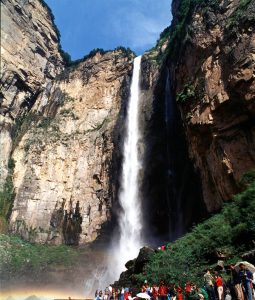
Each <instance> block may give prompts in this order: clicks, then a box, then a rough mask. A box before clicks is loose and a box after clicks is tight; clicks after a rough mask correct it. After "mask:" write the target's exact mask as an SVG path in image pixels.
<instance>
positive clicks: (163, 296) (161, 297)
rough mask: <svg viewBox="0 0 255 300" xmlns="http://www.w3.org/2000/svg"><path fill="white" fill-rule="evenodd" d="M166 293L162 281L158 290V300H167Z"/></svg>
mask: <svg viewBox="0 0 255 300" xmlns="http://www.w3.org/2000/svg"><path fill="white" fill-rule="evenodd" d="M167 293H168V291H167V287H166V285H165V282H164V280H161V281H160V285H159V288H158V295H159V300H167Z"/></svg>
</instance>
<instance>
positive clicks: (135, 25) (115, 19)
mask: <svg viewBox="0 0 255 300" xmlns="http://www.w3.org/2000/svg"><path fill="white" fill-rule="evenodd" d="M133 2H137V3H141V2H139V1H138V0H133ZM151 9H152V8H151V7H150V11H149V8H148V12H150V14H149V13H148V14H147V13H146V12H145V11H144V7H141V5H135V6H133V7H130V8H129V9H128V10H127V8H119V9H117V10H116V11H115V13H114V15H111V17H110V18H109V24H108V26H109V29H110V31H109V32H111V35H116V36H117V37H118V38H121V39H122V40H123V44H126V45H129V46H130V47H131V48H133V49H142V48H143V49H144V48H146V47H150V46H152V45H153V44H155V41H156V40H157V38H158V37H159V33H160V32H161V31H162V30H163V29H164V28H165V27H166V26H168V25H169V24H170V12H169V13H168V12H165V11H164V12H163V13H161V15H158V14H157V13H154V16H153V17H152V16H149V15H152V13H151ZM156 10H157V9H156ZM161 11H162V9H161ZM169 11H170V8H169ZM162 14H164V17H162ZM168 15H169V17H166V16H168Z"/></svg>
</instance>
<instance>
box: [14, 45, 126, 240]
mask: <svg viewBox="0 0 255 300" xmlns="http://www.w3.org/2000/svg"><path fill="white" fill-rule="evenodd" d="M131 71H132V60H129V58H128V57H126V56H125V54H123V53H122V52H121V51H114V52H108V53H106V54H103V55H101V54H100V53H98V54H96V55H95V56H94V57H92V58H89V59H87V60H86V61H84V62H82V63H80V64H79V65H77V66H75V67H71V68H69V69H67V70H66V71H65V72H64V73H62V75H60V76H59V77H58V79H57V80H55V81H53V82H51V83H50V84H48V86H47V88H46V89H45V90H44V91H43V92H42V93H41V94H40V95H39V97H38V99H37V101H36V103H35V105H34V106H33V108H32V110H31V111H30V113H29V114H28V115H27V117H26V119H25V120H24V121H23V125H22V126H23V128H22V130H23V131H24V132H25V134H24V135H23V136H22V138H21V140H20V142H19V145H18V146H17V147H16V149H15V150H14V153H13V158H14V160H15V162H16V168H15V171H14V178H13V180H14V186H15V190H16V198H15V201H14V206H13V210H12V215H11V218H10V226H11V230H12V232H16V233H19V234H20V235H21V236H23V237H25V238H26V239H29V240H34V241H36V242H40V243H45V242H49V243H55V244H56V243H62V242H64V243H66V244H78V243H85V242H90V241H93V240H95V239H96V237H97V236H98V233H99V230H100V229H101V226H102V224H104V223H106V222H107V221H109V220H110V217H111V215H110V211H109V210H110V208H111V206H112V199H113V196H114V195H115V190H116V180H117V179H116V178H115V177H114V171H116V169H117V167H116V166H117V165H118V163H119V155H120V154H119V151H118V149H117V148H116V147H117V146H118V145H117V143H118V144H119V143H120V141H121V139H120V136H119V134H120V133H121V129H122V126H121V124H122V123H123V122H122V120H120V118H121V116H122V117H124V115H123V114H124V112H123V108H124V105H125V102H126V100H127V97H128V91H129V80H130V73H131ZM121 109H122V111H121ZM118 122H120V123H118ZM25 126H27V130H25V128H24V127H25Z"/></svg>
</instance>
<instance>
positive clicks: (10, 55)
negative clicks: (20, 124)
mask: <svg viewBox="0 0 255 300" xmlns="http://www.w3.org/2000/svg"><path fill="white" fill-rule="evenodd" d="M62 70H63V59H62V57H61V55H60V52H59V36H58V34H57V31H56V27H55V26H54V23H53V16H52V14H51V13H50V11H49V9H48V8H47V7H46V6H45V5H44V4H43V2H41V1H31V0H22V1H15V0H14V1H10V0H3V1H1V75H0V82H1V86H2V88H1V93H0V103H1V104H0V105H1V106H0V112H1V116H0V152H1V156H0V174H1V176H0V189H2V188H3V185H4V182H5V179H6V176H7V173H8V168H7V165H8V159H9V156H10V153H11V151H12V140H13V139H12V136H11V129H12V128H13V125H14V123H15V119H16V118H17V117H18V116H21V115H22V114H24V113H26V111H28V110H29V109H30V108H31V107H32V105H33V104H34V102H35V101H36V98H37V96H38V94H39V93H40V91H42V89H43V88H44V87H45V86H46V85H47V83H48V82H50V80H52V79H53V78H55V77H56V75H57V74H59V73H60V72H61V71H62Z"/></svg>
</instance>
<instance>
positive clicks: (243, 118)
mask: <svg viewBox="0 0 255 300" xmlns="http://www.w3.org/2000/svg"><path fill="white" fill-rule="evenodd" d="M172 7H173V23H172V27H171V30H170V43H169V46H168V50H167V61H166V64H167V65H168V68H169V70H170V74H171V78H172V89H173V93H174V95H175V99H176V101H177V103H178V108H179V110H180V112H181V117H182V120H183V123H184V127H185V135H186V139H187V142H188V147H189V155H190V158H191V159H192V161H193V163H194V166H195V168H196V170H197V172H198V173H199V175H200V180H201V185H202V193H203V200H204V202H205V204H206V207H207V210H208V211H209V212H212V211H215V210H217V209H219V208H220V207H221V206H222V203H223V201H226V200H230V199H231V198H232V197H233V195H234V194H236V193H237V192H239V191H240V185H239V181H240V179H241V177H242V175H243V174H244V173H246V172H248V171H249V170H251V169H254V168H255V126H254V125H255V124H254V119H255V77H254V67H255V50H254V49H255V48H254V45H255V32H254V28H255V27H254V23H255V18H254V16H255V2H254V1H249V0H248V1H238V0H234V1H220V2H219V4H218V3H217V4H216V3H215V1H200V2H199V1H177V0H175V1H173V4H172Z"/></svg>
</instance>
